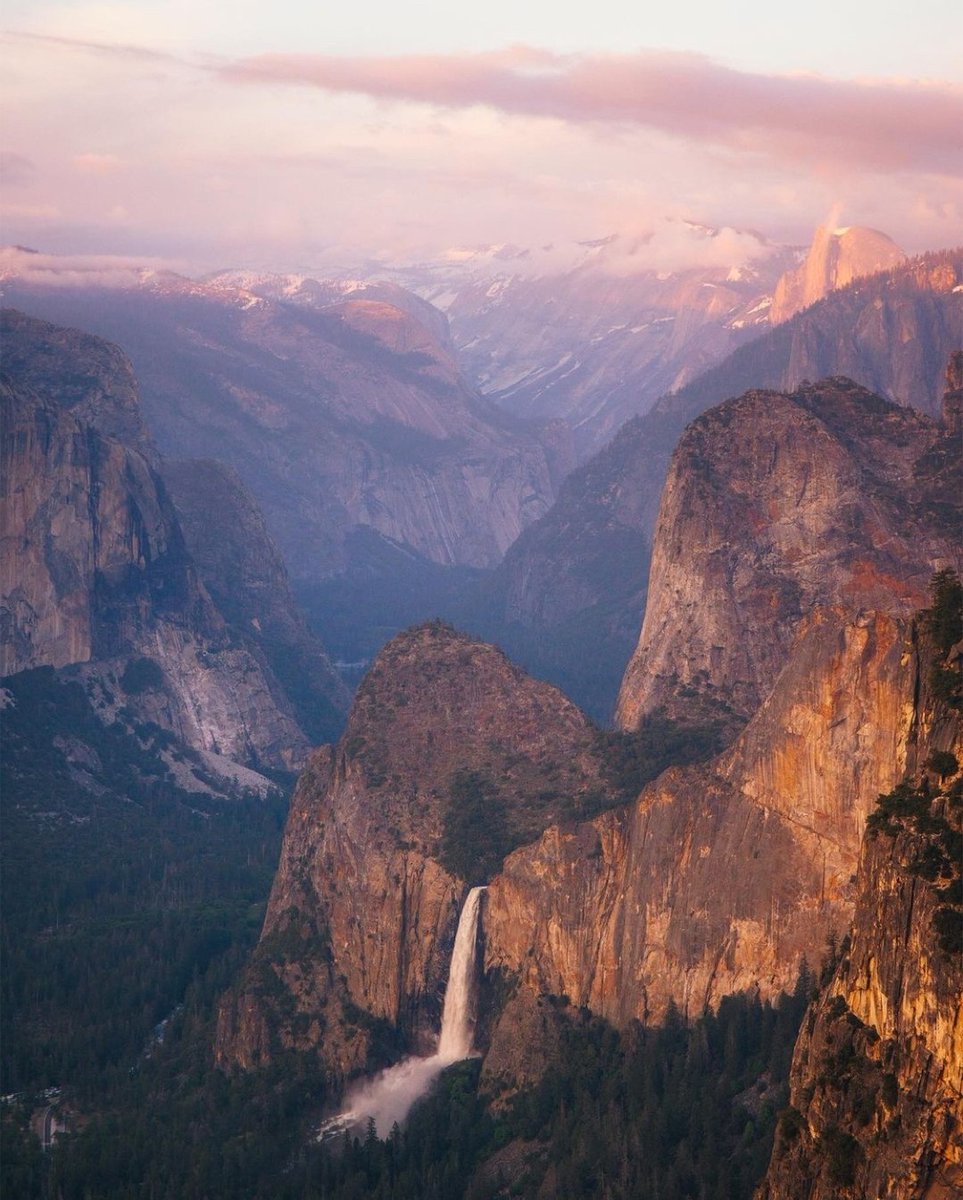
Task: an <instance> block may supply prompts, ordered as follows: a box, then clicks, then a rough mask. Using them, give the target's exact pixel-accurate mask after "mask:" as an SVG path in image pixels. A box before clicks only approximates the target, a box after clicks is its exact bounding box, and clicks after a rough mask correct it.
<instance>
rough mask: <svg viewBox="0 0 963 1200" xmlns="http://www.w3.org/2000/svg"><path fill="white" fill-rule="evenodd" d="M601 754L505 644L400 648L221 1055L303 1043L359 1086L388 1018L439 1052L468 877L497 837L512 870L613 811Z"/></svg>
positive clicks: (312, 828) (321, 813) (294, 845)
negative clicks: (577, 818) (530, 852)
mask: <svg viewBox="0 0 963 1200" xmlns="http://www.w3.org/2000/svg"><path fill="white" fill-rule="evenodd" d="M596 746H597V741H596V737H595V733H594V730H593V729H592V727H591V725H590V724H589V723H588V722H587V720H586V719H585V718H584V717H583V715H582V714H581V713H580V712H579V711H578V709H576V708H575V706H574V705H572V704H571V703H570V702H569V701H567V700H566V699H565V697H564V696H562V694H561V693H560V692H558V691H557V690H556V689H554V688H552V687H549V686H548V685H546V684H541V683H537V682H536V681H535V680H532V679H530V678H528V677H527V676H525V675H524V674H523V673H522V672H521V671H519V670H518V669H517V668H516V667H513V666H512V665H511V664H510V663H509V661H508V660H507V659H506V658H505V657H504V655H503V654H502V653H501V652H500V651H498V650H496V649H495V648H494V647H492V646H488V645H486V644H485V643H483V642H477V641H474V640H472V639H470V638H468V637H466V636H464V635H462V634H458V633H456V632H455V631H454V630H452V629H450V628H449V627H447V626H443V625H439V624H433V625H428V626H421V627H418V628H416V629H414V630H411V631H409V632H407V633H405V634H401V635H399V636H398V637H397V638H395V639H394V640H393V641H392V642H390V643H389V644H388V646H387V647H386V648H385V649H384V650H383V651H382V653H381V654H380V655H379V657H378V659H377V661H376V662H375V664H374V666H373V667H372V669H371V671H370V672H369V674H368V675H367V676H366V677H365V680H364V682H363V683H362V685H361V688H360V689H359V691H358V694H357V697H356V699H355V704H354V707H353V709H352V712H351V716H350V718H349V721H348V727H347V729H346V731H345V735H344V737H343V738H342V740H341V742H340V743H339V745H338V746H337V747H336V748H333V749H332V748H325V749H323V750H321V751H319V752H318V753H317V754H316V755H315V757H314V759H313V760H312V762H311V764H310V766H309V769H308V770H307V771H306V772H305V774H304V775H303V776H302V779H301V781H300V783H299V785H298V788H297V791H296V793H295V796H294V800H293V802H292V808H291V813H290V817H289V819H288V826H287V829H286V832H285V839H284V847H283V850H282V855H281V863H280V866H279V869H278V875H277V878H276V880H275V884H274V888H273V891H272V894H271V900H270V903H269V906H268V913H267V917H266V920H265V925H264V931H263V934H262V939H261V943H260V945H259V947H258V950H257V952H256V954H255V956H254V960H253V962H252V965H251V967H250V968H249V970H248V971H247V973H246V975H245V977H244V979H243V980H242V982H241V984H240V985H239V987H238V988H237V989H236V990H235V991H234V992H233V993H232V994H231V995H229V996H228V997H227V998H226V999H225V1001H224V1003H223V1004H222V1007H221V1013H220V1020H219V1030H218V1042H217V1054H218V1061H219V1062H220V1063H221V1064H222V1065H225V1066H229V1065H239V1066H242V1067H251V1066H257V1065H263V1064H265V1063H267V1062H269V1061H271V1060H272V1059H273V1058H275V1057H276V1056H277V1055H278V1054H279V1053H281V1052H283V1050H285V1049H289V1048H296V1049H301V1050H305V1051H310V1052H312V1053H318V1054H320V1056H321V1057H322V1059H323V1061H324V1063H325V1065H326V1066H327V1068H328V1069H329V1070H331V1071H332V1072H333V1073H334V1074H336V1075H338V1074H344V1073H346V1072H348V1071H350V1070H353V1069H356V1068H358V1067H361V1066H364V1064H365V1062H366V1058H367V1056H368V1054H369V1052H370V1051H371V1050H372V1046H373V1039H374V1037H375V1033H376V1030H377V1022H378V1021H381V1022H383V1023H388V1024H390V1025H391V1026H395V1027H399V1028H400V1030H401V1031H402V1034H403V1035H404V1036H405V1038H406V1039H407V1040H408V1042H409V1043H410V1044H413V1045H415V1046H420V1047H422V1048H427V1047H428V1046H429V1045H430V1044H431V1041H432V1037H433V1031H437V1027H438V1019H439V1016H440V998H441V994H442V992H443V989H444V982H445V979H446V976H447V969H448V961H449V957H450V952H451V945H452V940H453V937H454V933H455V927H456V924H457V918H458V912H459V908H460V903H461V900H462V899H463V897H464V895H465V892H466V890H467V889H466V883H467V882H477V881H481V880H482V879H484V878H485V877H486V876H485V874H484V872H482V873H480V874H479V875H477V876H476V877H475V878H472V879H470V880H469V879H466V877H465V876H466V874H468V873H469V871H471V869H472V867H473V865H474V863H473V861H472V857H471V856H472V854H473V853H476V852H477V854H478V856H479V858H480V856H481V853H482V852H481V849H480V847H481V846H482V845H484V844H485V843H486V839H487V842H488V845H489V849H490V856H489V857H490V861H491V863H492V868H491V869H492V870H497V864H498V862H499V861H500V859H501V857H502V855H503V854H504V853H505V852H506V851H507V850H508V849H510V848H511V847H513V846H517V845H519V844H521V843H523V842H526V841H530V840H531V839H532V838H533V837H535V836H536V835H537V833H538V832H539V831H540V830H541V829H543V828H545V826H546V825H549V824H551V823H552V822H553V821H556V820H559V819H561V818H563V817H565V816H567V815H569V814H571V813H573V812H577V811H578V810H579V808H580V806H581V805H583V804H585V803H589V802H597V799H598V796H599V794H600V793H604V792H605V790H606V787H607V785H606V783H605V780H604V778H603V774H602V769H601V764H600V761H599V759H598V754H597V749H596ZM459 781H461V786H459ZM466 784H467V785H468V786H465V785H466ZM473 791H474V795H473ZM473 802H475V803H477V804H478V805H479V807H478V813H477V818H478V822H479V823H478V824H476V825H474V826H473V827H472V828H471V831H470V833H469V832H466V826H465V821H466V811H467V809H468V807H469V806H471V804H472V803H473ZM467 816H470V812H468V813H467ZM496 827H497V836H496ZM466 852H467V853H468V854H469V859H468V866H467V868H466V867H464V865H463V864H464V862H465V857H464V856H465V853H466ZM472 873H473V874H474V872H472ZM359 1014H360V1016H359Z"/></svg>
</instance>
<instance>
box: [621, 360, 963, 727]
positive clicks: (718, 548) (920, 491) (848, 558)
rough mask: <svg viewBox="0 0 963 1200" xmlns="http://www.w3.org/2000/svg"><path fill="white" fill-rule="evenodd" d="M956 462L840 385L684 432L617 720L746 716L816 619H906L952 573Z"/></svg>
mask: <svg viewBox="0 0 963 1200" xmlns="http://www.w3.org/2000/svg"><path fill="white" fill-rule="evenodd" d="M951 480H952V481H953V484H954V486H956V484H958V482H959V447H958V445H957V446H956V448H955V450H954V447H953V445H952V439H951V436H950V434H949V430H948V428H947V427H946V426H945V425H941V424H940V423H938V422H935V421H932V420H931V419H929V418H927V417H925V416H923V415H922V414H921V413H918V412H915V411H913V410H912V409H907V408H901V407H899V406H898V405H895V404H892V403H890V402H889V401H886V400H883V399H882V398H881V397H879V396H875V395H873V394H872V393H871V392H868V391H866V390H865V389H864V388H861V387H858V386H857V385H856V384H854V383H852V382H851V381H849V380H846V379H830V380H825V381H823V382H822V383H819V384H815V385H812V386H809V387H804V388H800V389H799V390H798V391H796V392H793V393H792V394H790V395H786V394H783V393H779V392H763V391H756V392H748V393H747V394H746V395H744V396H742V397H740V398H739V399H737V400H730V401H728V402H727V403H725V404H722V405H720V406H719V407H718V408H715V409H712V410H711V411H710V412H708V413H706V414H705V415H704V416H702V417H701V418H699V420H697V421H696V422H694V423H693V424H692V425H691V426H690V427H689V429H688V430H687V431H686V434H685V435H684V437H683V439H682V441H681V442H680V443H679V446H678V448H677V450H676V453H675V455H674V457H673V462H672V467H671V469H670V472H669V477H668V480H667V482H666V487H665V491H664V493H663V499H662V507H661V510H660V515H659V522H658V525H657V529H656V537H655V545H654V548H653V555H652V568H651V576H650V578H651V585H650V590H649V596H648V604H647V608H646V613H645V622H644V624H643V627H642V633H641V636H640V639H639V644H638V647H637V649H636V651H635V654H634V655H633V658H632V660H631V662H630V663H629V666H628V669H627V670H626V673H625V678H624V680H623V682H622V688H621V692H620V695H619V703H618V709H617V720H618V722H619V724H620V725H621V726H622V727H623V728H626V729H630V728H634V727H635V726H636V725H637V724H638V722H639V720H640V719H641V718H642V717H643V716H644V715H645V714H647V713H650V712H652V711H654V710H655V709H657V708H659V707H662V706H665V707H667V708H668V710H669V711H670V712H672V713H679V712H684V711H687V710H690V709H691V707H692V705H693V704H695V703H701V704H708V705H710V706H711V705H713V704H718V705H725V706H728V707H729V708H731V709H733V710H735V712H736V713H737V714H740V715H741V716H743V717H744V718H745V717H748V716H749V715H750V714H751V713H753V712H754V711H755V710H756V708H758V706H759V704H760V703H761V701H762V700H763V698H764V697H765V696H766V695H767V694H768V693H769V691H770V690H771V688H772V686H773V684H774V683H775V680H776V677H777V676H778V674H779V672H780V670H781V669H782V667H783V666H784V664H785V663H786V660H787V656H788V654H789V648H790V646H791V644H792V641H793V638H794V635H795V631H796V627H797V625H798V623H799V621H800V620H801V619H802V617H803V616H804V615H805V614H806V613H808V612H809V611H811V609H812V608H813V607H814V606H817V605H832V604H841V605H844V606H847V607H849V608H852V609H854V610H855V609H881V610H883V611H887V612H892V613H902V614H904V615H905V614H909V613H911V612H912V611H914V610H915V609H917V608H919V607H921V606H922V605H923V604H924V603H925V600H926V597H927V586H928V583H929V579H930V576H931V574H932V572H933V571H934V570H935V569H937V568H938V567H941V566H944V565H946V564H948V563H951V562H953V561H955V557H956V553H957V549H958V535H959V529H960V527H961V521H963V509H961V506H960V499H959V494H958V493H957V496H956V499H955V501H954V499H953V498H952V495H951V494H949V492H948V484H949V482H950V481H951Z"/></svg>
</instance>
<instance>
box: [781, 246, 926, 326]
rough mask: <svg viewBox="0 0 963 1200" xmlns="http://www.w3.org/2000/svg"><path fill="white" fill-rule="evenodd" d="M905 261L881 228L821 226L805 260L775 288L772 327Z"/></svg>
mask: <svg viewBox="0 0 963 1200" xmlns="http://www.w3.org/2000/svg"><path fill="white" fill-rule="evenodd" d="M905 258H906V255H905V254H904V253H903V251H902V250H901V249H900V248H899V246H897V245H896V243H895V242H894V241H893V240H892V239H891V238H890V237H888V236H887V235H886V234H885V233H880V231H879V230H878V229H867V228H865V227H864V226H861V225H844V226H840V227H838V228H831V227H830V226H828V225H821V226H820V227H819V228H818V229H817V230H816V232H815V234H814V235H813V241H812V245H811V246H810V247H809V251H808V253H807V254H806V257H805V259H803V261H802V262H801V263H800V264H799V266H797V267H795V268H793V270H791V271H787V272H786V273H785V275H783V276H782V278H781V279H780V280H779V282H778V284H777V285H776V292H775V295H774V296H773V301H772V308H771V310H770V320H771V321H772V323H773V325H778V324H780V322H782V321H788V320H789V318H790V317H792V316H795V314H796V313H797V312H800V311H801V310H802V309H804V308H808V307H809V305H810V304H815V303H816V301H817V300H821V299H822V298H823V296H826V295H828V294H829V292H831V291H834V290H835V289H836V288H841V287H845V286H846V284H847V283H852V281H853V280H854V279H858V278H859V277H860V276H861V275H874V274H876V272H877V271H885V270H888V269H889V268H890V267H895V266H898V265H899V264H900V263H901V262H902V261H903V260H904V259H905Z"/></svg>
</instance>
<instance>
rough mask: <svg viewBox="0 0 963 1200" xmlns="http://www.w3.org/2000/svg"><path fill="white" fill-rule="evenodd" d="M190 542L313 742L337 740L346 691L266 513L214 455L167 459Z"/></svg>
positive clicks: (228, 613) (214, 591)
mask: <svg viewBox="0 0 963 1200" xmlns="http://www.w3.org/2000/svg"><path fill="white" fill-rule="evenodd" d="M161 473H162V475H163V478H164V482H165V484H166V485H167V488H168V490H169V491H170V493H171V496H172V498H173V500H174V504H175V507H176V508H177V515H178V518H179V520H180V524H181V528H182V530H183V532H184V538H185V542H186V544H187V549H188V551H189V552H190V555H191V557H192V559H193V561H194V564H195V566H196V568H197V571H198V574H199V575H200V578H201V580H202V582H203V584H204V587H205V588H206V589H207V591H208V593H209V594H210V596H211V599H212V600H213V601H214V603H215V604H216V605H217V607H218V610H219V611H220V613H221V614H222V615H223V617H224V619H225V620H226V621H227V622H228V624H229V625H230V627H231V629H232V631H233V632H234V633H235V634H237V635H238V636H239V637H240V638H241V639H242V640H243V642H244V644H245V645H246V646H247V647H248V648H249V649H250V650H251V652H252V653H253V654H255V655H259V656H263V658H264V659H265V660H266V662H267V664H268V666H269V667H270V669H271V675H272V677H273V679H274V680H276V681H277V683H278V685H279V686H280V689H281V696H280V698H279V704H280V706H281V707H284V706H285V705H287V704H289V705H290V706H291V707H292V708H293V710H294V713H295V715H296V716H297V719H298V723H299V725H300V726H301V728H302V729H303V730H304V732H305V733H306V735H307V736H308V738H309V739H310V741H311V742H312V743H313V744H315V745H317V744H320V743H322V742H330V741H334V740H336V739H337V737H338V735H339V734H340V733H341V731H342V729H343V728H344V722H345V718H346V716H347V711H348V693H347V689H346V688H345V686H344V684H343V682H342V681H341V678H340V676H339V675H338V674H337V672H336V671H335V669H334V667H333V666H332V664H331V660H330V659H329V658H328V656H327V654H326V653H325V650H324V647H323V646H322V645H321V643H320V642H319V641H318V639H317V638H316V637H315V636H314V634H312V633H311V631H310V630H309V629H308V626H307V623H306V621H305V619H304V616H303V615H302V613H301V611H300V610H299V608H298V607H297V604H296V603H295V600H294V597H293V595H292V593H291V585H290V582H289V580H288V573H287V570H286V568H285V566H284V562H283V561H282V559H281V555H280V552H279V551H278V549H277V547H276V545H275V544H274V541H273V540H272V538H271V536H270V534H269V533H268V530H267V527H266V525H265V523H264V518H263V516H262V515H261V512H260V510H259V509H258V507H257V505H256V504H255V502H254V499H253V497H252V496H251V494H250V492H249V491H248V490H247V488H245V487H244V485H243V483H242V482H241V480H240V478H239V477H238V475H237V472H235V471H233V470H232V469H231V468H230V467H228V466H225V465H224V464H223V463H219V462H215V461H213V460H212V459H202V460H196V459H195V460H190V461H170V460H168V461H165V462H164V463H163V464H162V466H161Z"/></svg>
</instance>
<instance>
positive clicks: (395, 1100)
mask: <svg viewBox="0 0 963 1200" xmlns="http://www.w3.org/2000/svg"><path fill="white" fill-rule="evenodd" d="M484 890H485V889H484V888H483V887H474V888H472V889H471V891H470V892H469V893H468V895H467V897H466V898H465V903H464V906H463V907H462V910H461V916H460V917H459V918H458V930H457V932H456V934H455V945H454V948H453V949H452V953H451V966H450V968H449V971H448V985H447V987H446V988H445V1004H444V1008H443V1010H442V1018H441V1035H440V1037H439V1039H438V1049H437V1051H436V1052H435V1053H434V1054H432V1055H430V1056H429V1057H428V1058H416V1057H414V1056H412V1057H410V1058H404V1059H402V1060H401V1062H399V1063H396V1064H395V1065H394V1066H393V1067H389V1068H388V1069H387V1070H385V1071H382V1072H380V1074H378V1075H375V1076H374V1077H373V1078H371V1079H365V1080H362V1081H361V1082H360V1083H357V1084H355V1086H354V1087H353V1088H351V1089H350V1090H349V1092H348V1094H347V1096H346V1097H345V1105H344V1108H343V1109H342V1111H341V1112H340V1113H338V1115H337V1116H336V1117H332V1118H331V1119H330V1120H329V1121H326V1122H325V1123H324V1124H323V1125H322V1126H321V1129H320V1131H319V1137H320V1138H325V1137H329V1136H331V1135H332V1134H335V1133H339V1132H342V1131H343V1130H345V1129H349V1128H351V1127H352V1126H354V1125H357V1124H359V1123H360V1122H362V1121H367V1119H368V1118H369V1117H373V1118H374V1122H375V1126H376V1128H377V1130H378V1136H379V1137H387V1135H388V1134H389V1133H390V1131H391V1127H392V1125H394V1123H395V1122H396V1121H397V1122H398V1124H399V1125H400V1124H401V1122H402V1121H403V1120H404V1119H405V1117H406V1116H407V1115H408V1112H409V1110H410V1109H411V1106H412V1105H413V1104H414V1103H415V1101H416V1100H418V1099H419V1098H420V1097H421V1096H423V1095H425V1093H426V1092H427V1091H428V1090H429V1088H430V1087H431V1085H432V1084H433V1083H434V1081H435V1080H436V1079H437V1078H438V1076H439V1075H440V1074H441V1072H442V1071H443V1070H444V1069H445V1067H448V1066H451V1064H452V1063H456V1062H460V1061H461V1060H462V1059H463V1058H469V1057H470V1056H471V1053H472V1044H473V1038H474V1033H475V1009H476V1002H477V990H478V987H477V985H478V980H477V972H476V950H477V946H478V920H479V914H480V912H481V899H482V892H484Z"/></svg>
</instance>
